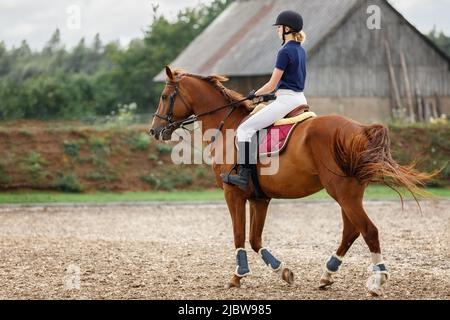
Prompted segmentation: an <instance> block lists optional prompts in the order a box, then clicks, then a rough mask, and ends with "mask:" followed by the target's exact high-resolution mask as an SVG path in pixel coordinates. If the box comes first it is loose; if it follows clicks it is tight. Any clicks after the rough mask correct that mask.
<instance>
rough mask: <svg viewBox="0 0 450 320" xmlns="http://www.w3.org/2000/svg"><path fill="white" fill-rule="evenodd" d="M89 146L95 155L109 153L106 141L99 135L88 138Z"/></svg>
mask: <svg viewBox="0 0 450 320" xmlns="http://www.w3.org/2000/svg"><path fill="white" fill-rule="evenodd" d="M89 146H90V148H91V151H92V152H94V153H95V154H97V155H102V156H104V155H107V154H109V147H108V143H107V142H106V140H105V139H104V138H101V137H92V138H91V139H89Z"/></svg>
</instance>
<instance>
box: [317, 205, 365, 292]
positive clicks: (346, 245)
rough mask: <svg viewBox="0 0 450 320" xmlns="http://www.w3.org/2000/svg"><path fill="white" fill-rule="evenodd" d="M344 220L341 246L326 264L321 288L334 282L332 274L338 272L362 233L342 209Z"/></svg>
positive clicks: (320, 284)
mask: <svg viewBox="0 0 450 320" xmlns="http://www.w3.org/2000/svg"><path fill="white" fill-rule="evenodd" d="M341 211H342V221H343V225H344V227H343V231H342V240H341V244H340V246H339V248H338V249H337V251H336V253H335V254H333V255H332V256H331V257H330V258H329V259H328V261H327V263H326V264H325V270H324V272H323V274H322V277H321V279H320V283H319V288H320V289H325V288H326V287H329V286H331V285H332V284H333V280H332V276H333V274H335V273H336V272H338V270H339V267H340V266H341V263H342V260H343V258H344V256H345V254H346V253H347V251H348V250H349V249H350V247H351V246H352V244H353V242H355V240H356V239H357V238H358V237H359V235H360V233H359V231H358V230H357V229H356V228H355V226H354V225H353V224H352V223H351V222H350V220H349V219H348V218H347V215H346V214H345V212H344V210H343V209H342V210H341Z"/></svg>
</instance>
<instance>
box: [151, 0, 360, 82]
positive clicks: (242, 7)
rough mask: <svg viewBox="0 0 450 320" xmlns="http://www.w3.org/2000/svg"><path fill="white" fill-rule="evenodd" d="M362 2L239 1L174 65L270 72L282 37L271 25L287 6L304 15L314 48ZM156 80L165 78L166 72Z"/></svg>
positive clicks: (201, 69) (308, 41)
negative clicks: (279, 36)
mask: <svg viewBox="0 0 450 320" xmlns="http://www.w3.org/2000/svg"><path fill="white" fill-rule="evenodd" d="M361 3H362V0H327V1H312V0H238V1H236V2H234V3H232V4H231V5H230V6H229V7H228V8H227V9H225V11H224V12H223V13H222V14H221V15H220V16H219V17H218V18H217V19H216V20H214V21H213V22H212V23H211V25H209V26H208V27H207V28H206V29H205V30H204V31H203V32H202V33H201V34H200V35H199V36H198V37H197V38H196V39H195V40H194V41H193V42H192V43H191V44H190V45H189V46H188V47H187V48H186V49H185V50H184V51H183V52H182V53H181V54H180V55H179V56H178V57H177V58H176V59H175V61H173V62H172V63H171V64H170V66H172V67H179V68H184V69H186V70H188V71H189V72H191V73H196V74H202V75H210V74H222V75H227V76H249V75H252V76H255V75H268V74H271V73H272V71H273V67H274V65H275V58H276V53H277V51H278V50H279V48H280V45H281V41H280V39H279V38H278V36H277V34H276V32H275V28H274V27H272V24H273V23H274V21H275V19H276V17H277V15H278V14H279V13H280V12H281V11H283V10H288V9H291V10H296V11H298V12H300V13H301V14H302V15H303V18H304V19H305V28H304V30H305V32H306V36H307V39H306V42H305V48H306V49H307V50H308V51H310V54H311V52H312V51H314V49H315V48H316V47H317V46H319V44H320V43H321V42H322V40H323V39H324V38H326V36H327V35H328V34H330V33H331V32H333V30H335V29H336V28H337V27H338V26H339V25H340V24H341V22H342V21H343V20H344V19H346V18H347V17H348V16H349V15H350V14H351V13H352V12H353V9H354V8H356V7H357V6H358V5H360V4H361ZM154 80H155V81H164V80H165V72H164V71H161V73H160V74H158V75H157V76H156V77H155V78H154Z"/></svg>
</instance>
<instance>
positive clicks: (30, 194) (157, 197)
mask: <svg viewBox="0 0 450 320" xmlns="http://www.w3.org/2000/svg"><path fill="white" fill-rule="evenodd" d="M428 191H429V192H430V193H432V194H433V195H435V196H437V197H439V198H445V199H450V189H429V190H428ZM406 198H407V199H411V196H408V195H406ZM330 199H331V198H330V196H328V194H326V192H324V191H321V192H319V193H317V194H315V195H312V196H310V197H308V198H305V200H330ZM365 199H366V200H398V199H399V198H398V196H397V194H396V193H395V192H393V191H392V190H391V189H389V188H387V187H383V186H371V187H369V188H368V189H367V191H366V195H365ZM223 200H224V197H223V193H222V191H221V190H212V191H177V192H125V193H111V192H98V193H75V194H74V193H61V192H41V191H20V192H2V193H0V204H20V203H24V204H25V203H111V202H135V201H144V202H147V201H148V202H152V201H153V202H155V201H169V202H177V201H178V202H189V201H223Z"/></svg>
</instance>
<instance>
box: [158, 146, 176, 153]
mask: <svg viewBox="0 0 450 320" xmlns="http://www.w3.org/2000/svg"><path fill="white" fill-rule="evenodd" d="M172 149H173V148H172V146H171V145H168V144H157V145H156V150H158V152H159V153H160V154H171V153H172Z"/></svg>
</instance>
